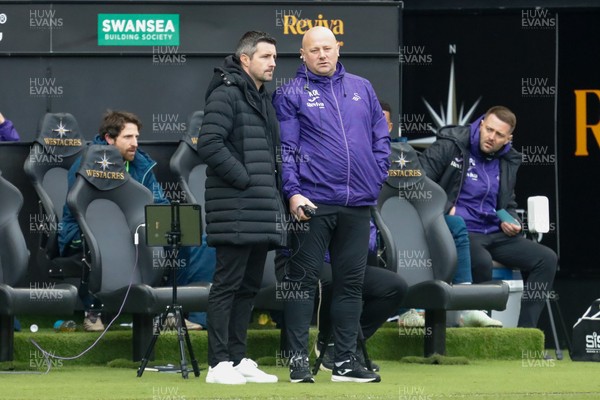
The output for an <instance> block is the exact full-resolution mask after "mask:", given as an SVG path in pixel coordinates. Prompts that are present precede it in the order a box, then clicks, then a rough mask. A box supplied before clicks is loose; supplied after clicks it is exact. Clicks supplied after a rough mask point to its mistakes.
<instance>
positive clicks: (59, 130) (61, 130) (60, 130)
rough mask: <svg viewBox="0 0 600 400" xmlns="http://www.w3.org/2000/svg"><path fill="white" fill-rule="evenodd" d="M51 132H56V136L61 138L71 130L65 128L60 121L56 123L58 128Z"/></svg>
mask: <svg viewBox="0 0 600 400" xmlns="http://www.w3.org/2000/svg"><path fill="white" fill-rule="evenodd" d="M52 132H57V133H58V136H59V137H61V138H62V137H64V136H66V134H67V132H71V130H70V129H67V128H66V126H65V125H64V124H63V122H62V119H61V120H60V122H59V123H58V127H57V128H56V129H52Z"/></svg>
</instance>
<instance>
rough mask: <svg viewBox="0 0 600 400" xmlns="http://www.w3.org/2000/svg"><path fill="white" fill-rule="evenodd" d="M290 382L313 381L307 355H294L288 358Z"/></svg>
mask: <svg viewBox="0 0 600 400" xmlns="http://www.w3.org/2000/svg"><path fill="white" fill-rule="evenodd" d="M290 382H292V383H315V378H313V376H312V373H311V372H310V366H309V362H308V357H302V356H295V357H292V358H291V359H290Z"/></svg>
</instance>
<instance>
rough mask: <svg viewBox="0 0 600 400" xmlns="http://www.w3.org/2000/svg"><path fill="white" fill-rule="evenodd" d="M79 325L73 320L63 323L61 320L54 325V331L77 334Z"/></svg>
mask: <svg viewBox="0 0 600 400" xmlns="http://www.w3.org/2000/svg"><path fill="white" fill-rule="evenodd" d="M75 329H77V324H76V323H75V321H73V320H68V321H63V320H62V319H59V320H58V321H56V322H55V323H54V330H55V331H56V332H75Z"/></svg>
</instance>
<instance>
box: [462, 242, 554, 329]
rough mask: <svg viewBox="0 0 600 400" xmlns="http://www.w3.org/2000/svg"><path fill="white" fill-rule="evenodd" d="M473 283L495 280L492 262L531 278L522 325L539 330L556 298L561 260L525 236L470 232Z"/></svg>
mask: <svg viewBox="0 0 600 400" xmlns="http://www.w3.org/2000/svg"><path fill="white" fill-rule="evenodd" d="M469 240H470V241H471V269H472V272H473V282H474V283H480V282H485V281H490V280H492V260H495V261H497V262H499V263H501V264H503V265H505V266H506V267H508V268H515V269H520V270H521V271H522V272H524V274H523V275H524V276H527V278H526V280H525V285H524V288H523V297H522V299H521V313H520V315H519V322H518V326H520V327H523V328H535V327H537V323H538V320H539V318H540V314H541V313H542V311H543V309H544V305H545V304H546V299H547V298H548V297H551V296H552V284H553V283H554V275H555V274H556V268H557V265H558V257H557V256H556V253H554V251H552V249H550V248H548V247H546V246H543V245H541V244H539V243H535V242H533V241H531V240H528V239H526V238H524V237H523V236H520V235H518V236H507V235H505V234H504V232H498V233H492V234H488V235H485V234H480V233H469Z"/></svg>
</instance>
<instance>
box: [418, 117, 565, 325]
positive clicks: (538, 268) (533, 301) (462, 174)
mask: <svg viewBox="0 0 600 400" xmlns="http://www.w3.org/2000/svg"><path fill="white" fill-rule="evenodd" d="M516 123H517V119H516V117H515V115H514V114H513V112H512V111H510V110H509V109H508V108H506V107H503V106H495V107H492V108H490V109H489V110H488V111H487V112H486V113H485V115H483V116H482V117H480V118H478V119H477V120H476V121H475V122H473V123H472V124H471V125H470V126H447V127H444V128H442V129H440V131H439V132H438V134H437V136H438V137H437V140H436V142H435V143H433V144H432V145H431V146H430V147H429V148H428V149H427V150H425V151H424V152H423V153H422V154H421V157H420V158H419V160H420V161H421V165H422V166H423V169H424V170H425V173H426V174H427V176H428V177H429V178H430V179H432V180H433V181H435V182H437V183H438V184H439V185H440V186H441V187H442V188H443V189H444V190H445V191H446V194H447V195H448V203H447V205H446V213H448V214H450V215H458V216H461V217H462V218H463V219H464V221H465V223H466V225H467V230H468V231H469V241H470V250H471V269H472V273H473V282H474V283H479V282H485V281H490V280H492V260H495V261H498V262H500V263H502V264H504V265H507V266H509V267H511V268H518V269H520V270H521V271H523V272H525V273H526V274H527V278H526V282H525V289H524V291H523V298H522V299H521V313H520V315H519V322H518V326H519V327H526V328H535V327H536V326H537V323H538V319H539V317H540V314H541V312H542V310H543V309H544V305H545V304H546V303H545V300H546V299H547V298H548V296H550V295H551V289H552V283H553V282H554V274H555V272H556V267H557V263H558V261H557V256H556V253H554V251H552V250H551V249H549V248H548V247H546V246H542V245H541V244H538V243H535V242H533V241H531V240H527V239H526V238H525V237H523V236H522V235H521V224H520V223H519V221H518V217H517V214H516V211H515V209H516V207H517V203H516V202H515V193H514V189H515V184H516V181H517V170H518V169H519V165H520V164H521V154H520V153H519V152H517V151H516V150H515V149H514V148H513V147H512V137H513V131H514V129H515V125H516ZM500 210H505V211H506V212H507V213H508V214H509V215H512V217H509V219H510V221H507V220H505V219H500V218H499V216H498V214H497V211H500Z"/></svg>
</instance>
